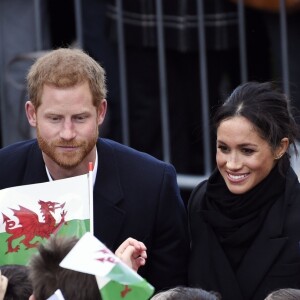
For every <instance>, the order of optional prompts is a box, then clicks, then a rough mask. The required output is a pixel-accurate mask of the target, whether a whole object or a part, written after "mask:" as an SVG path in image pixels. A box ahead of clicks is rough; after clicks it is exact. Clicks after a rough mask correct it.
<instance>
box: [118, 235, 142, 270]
mask: <svg viewBox="0 0 300 300" xmlns="http://www.w3.org/2000/svg"><path fill="white" fill-rule="evenodd" d="M146 250H147V248H146V246H145V245H144V243H142V242H139V241H138V240H135V239H133V238H128V239H127V240H125V241H124V242H123V243H122V244H121V245H120V246H119V248H118V249H117V250H116V252H115V254H116V256H118V257H119V258H120V259H121V260H122V261H123V262H124V263H125V264H126V265H127V266H128V267H130V268H132V269H133V270H134V271H137V270H138V269H139V268H140V267H141V266H144V265H145V264H146V259H147V253H146Z"/></svg>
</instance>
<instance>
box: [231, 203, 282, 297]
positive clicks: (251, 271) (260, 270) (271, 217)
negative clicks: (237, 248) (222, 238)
mask: <svg viewBox="0 0 300 300" xmlns="http://www.w3.org/2000/svg"><path fill="white" fill-rule="evenodd" d="M284 203H285V201H284V198H283V197H282V199H279V200H278V201H277V202H276V203H275V204H274V206H273V207H272V208H271V210H270V212H269V214H268V216H267V218H266V221H265V223H264V225H263V228H262V230H261V231H260V233H259V234H258V236H257V238H256V239H255V241H254V242H253V244H252V245H251V247H250V249H249V250H248V252H247V253H246V255H245V257H244V259H243V261H242V263H241V265H240V267H239V269H238V272H237V278H238V280H239V283H240V287H241V290H242V292H243V294H244V295H247V297H245V299H247V300H248V299H252V298H253V295H254V293H255V291H256V289H257V288H258V286H259V284H260V283H261V282H262V281H263V279H264V278H265V276H266V274H267V272H268V271H269V269H270V267H271V266H272V265H273V264H274V262H275V261H276V259H277V257H278V255H279V253H280V251H281V250H282V248H283V247H284V245H285V244H286V242H287V240H288V238H287V237H285V236H282V227H283V219H284V211H285V204H284Z"/></svg>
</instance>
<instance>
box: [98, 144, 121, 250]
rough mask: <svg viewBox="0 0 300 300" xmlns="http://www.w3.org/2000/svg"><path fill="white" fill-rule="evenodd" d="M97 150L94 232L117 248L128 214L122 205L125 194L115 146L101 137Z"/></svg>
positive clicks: (112, 247)
mask: <svg viewBox="0 0 300 300" xmlns="http://www.w3.org/2000/svg"><path fill="white" fill-rule="evenodd" d="M97 151H98V159H99V164H98V172H97V177H96V182H95V185H94V220H95V221H94V229H95V232H94V234H95V236H96V237H98V238H99V239H100V240H101V241H102V242H103V243H105V244H106V245H107V246H108V247H109V248H111V249H115V248H116V247H118V246H119V245H118V243H119V241H117V237H118V234H119V232H120V231H121V229H122V226H123V223H124V218H125V214H126V213H125V211H124V210H123V209H122V208H121V207H120V206H121V202H122V200H123V198H124V194H123V190H122V187H121V180H120V174H119V170H118V165H117V162H116V157H115V153H114V148H113V146H112V145H111V144H109V143H108V142H107V141H105V140H102V139H99V141H98V143H97Z"/></svg>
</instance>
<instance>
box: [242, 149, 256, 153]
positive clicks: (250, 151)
mask: <svg viewBox="0 0 300 300" xmlns="http://www.w3.org/2000/svg"><path fill="white" fill-rule="evenodd" d="M242 152H243V153H245V154H247V155H250V154H252V153H253V152H254V150H253V149H249V148H244V149H242Z"/></svg>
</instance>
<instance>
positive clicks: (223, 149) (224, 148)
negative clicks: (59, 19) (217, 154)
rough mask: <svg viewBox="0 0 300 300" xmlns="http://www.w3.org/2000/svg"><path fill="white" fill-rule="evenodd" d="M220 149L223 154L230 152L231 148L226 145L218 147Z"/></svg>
mask: <svg viewBox="0 0 300 300" xmlns="http://www.w3.org/2000/svg"><path fill="white" fill-rule="evenodd" d="M218 149H220V150H221V152H228V151H229V148H228V147H227V146H224V145H218Z"/></svg>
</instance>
